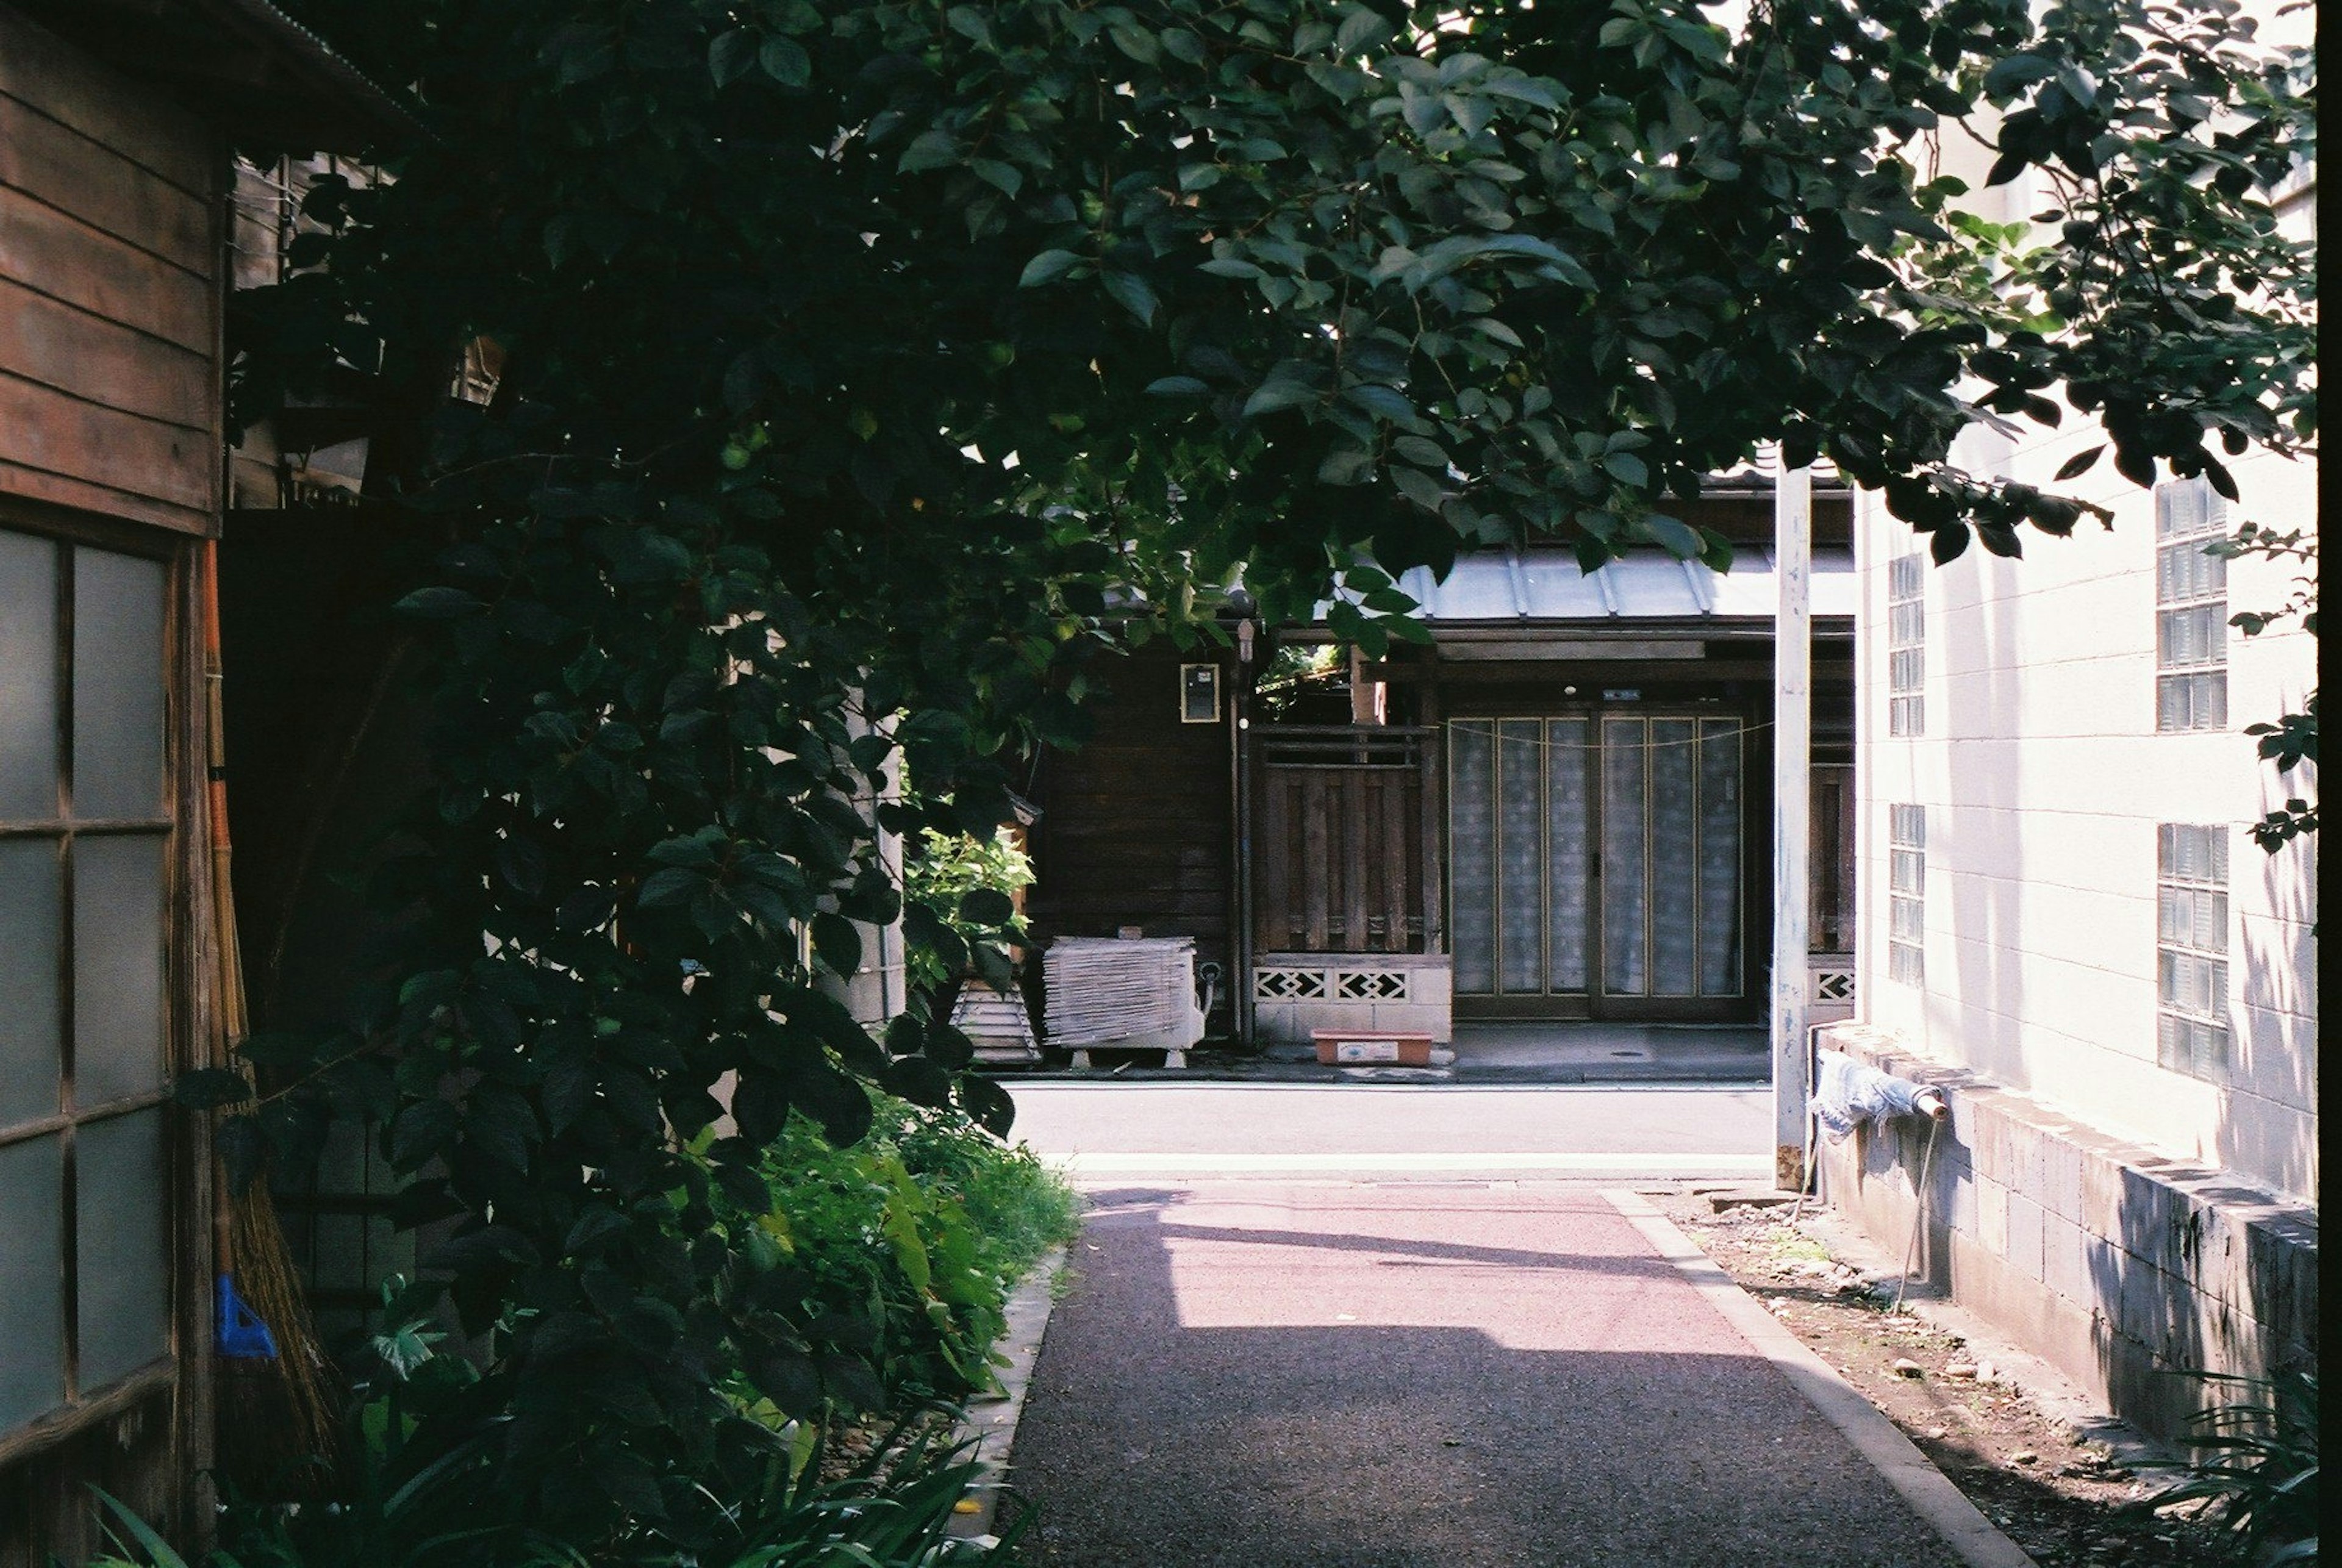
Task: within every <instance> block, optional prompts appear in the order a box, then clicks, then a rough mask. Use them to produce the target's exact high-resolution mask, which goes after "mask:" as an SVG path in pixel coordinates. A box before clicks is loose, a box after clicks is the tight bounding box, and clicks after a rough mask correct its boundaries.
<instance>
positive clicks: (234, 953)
mask: <svg viewBox="0 0 2342 1568" xmlns="http://www.w3.org/2000/svg"><path fill="white" fill-rule="evenodd" d="M203 575H204V582H203V595H204V666H205V668H204V679H205V689H206V694H207V697H208V702H207V704H206V709H207V712H206V718H207V720H208V725H207V727H208V729H209V732H210V734H209V751H210V759H209V760H210V764H211V779H210V788H209V790H208V791H207V792H206V801H205V804H207V806H208V807H209V816H210V819H211V820H210V823H209V824H208V825H209V828H210V837H211V851H212V855H211V859H212V865H211V872H212V889H211V891H212V912H211V913H212V925H213V931H214V934H215V952H216V953H217V954H218V961H219V963H218V974H217V975H216V976H215V981H216V984H217V986H218V990H217V992H216V999H217V1004H218V1005H217V1008H216V1011H215V1017H216V1022H217V1037H216V1040H217V1047H218V1051H217V1055H216V1057H215V1060H217V1061H218V1062H220V1063H221V1064H233V1065H235V1066H236V1068H237V1070H238V1071H241V1072H243V1073H244V1074H245V1077H246V1078H247V1079H249V1078H250V1077H251V1076H252V1074H251V1070H250V1068H249V1067H247V1066H245V1065H244V1064H239V1063H235V1061H234V1056H233V1053H234V1050H235V1046H236V1044H238V1043H239V1042H241V1041H242V1040H243V1039H244V1038H245V1034H247V1033H249V1031H250V1026H251V1025H250V1019H249V1016H248V1010H247V1002H246V998H245V988H244V952H243V945H242V944H241V943H240V942H239V941H238V940H237V937H236V925H235V884H234V883H233V882H232V881H231V879H230V874H229V868H230V854H231V847H230V840H229V836H228V824H227V784H226V735H225V728H224V726H223V724H222V706H221V701H220V690H221V664H220V620H219V558H218V544H217V542H216V541H206V543H205V550H204V574H203ZM216 1190H217V1193H218V1194H219V1196H218V1204H219V1214H218V1221H217V1223H216V1225H215V1239H216V1241H217V1243H218V1248H219V1253H220V1256H219V1259H218V1266H219V1267H220V1269H221V1270H222V1271H223V1272H225V1273H227V1275H228V1276H229V1277H230V1278H231V1279H232V1280H233V1281H234V1282H235V1287H236V1291H237V1293H238V1294H240V1295H241V1296H242V1297H243V1298H244V1301H245V1304H246V1305H248V1306H249V1307H251V1308H252V1310H253V1312H254V1313H257V1314H258V1316H259V1317H260V1320H261V1321H262V1322H263V1323H266V1324H267V1325H268V1329H269V1333H271V1334H272V1335H273V1336H274V1337H275V1342H276V1358H275V1361H273V1362H265V1363H257V1364H255V1363H242V1364H241V1365H239V1367H238V1368H237V1371H238V1373H239V1375H237V1376H235V1377H234V1378H232V1379H230V1380H228V1387H229V1388H231V1389H233V1388H236V1387H242V1388H243V1389H245V1391H246V1393H249V1394H251V1395H253V1396H255V1403H258V1404H259V1405H261V1406H262V1408H258V1409H252V1408H245V1404H246V1402H245V1401H244V1400H235V1399H231V1400H230V1401H229V1402H228V1403H233V1404H235V1405H236V1406H237V1407H238V1408H236V1409H234V1410H225V1409H224V1411H223V1414H224V1416H225V1417H227V1418H228V1420H229V1421H232V1422H233V1424H234V1427H235V1436H236V1439H237V1446H238V1448H239V1450H243V1451H244V1452H245V1453H247V1454H248V1455H249V1457H252V1458H255V1459H275V1460H277V1461H280V1462H286V1463H302V1462H305V1461H308V1460H310V1459H312V1458H313V1457H314V1458H317V1459H323V1460H325V1461H326V1462H328V1463H330V1462H331V1461H332V1459H333V1458H334V1456H335V1447H336V1435H337V1431H338V1425H337V1423H336V1421H335V1404H336V1400H335V1390H334V1387H333V1382H332V1373H331V1363H328V1362H327V1360H326V1359H325V1350H324V1347H323V1346H322V1345H321V1344H320V1343H318V1338H317V1330H316V1324H315V1321H314V1320H313V1319H312V1318H311V1317H310V1315H309V1304H308V1300H307V1297H306V1296H305V1293H303V1291H302V1287H301V1277H300V1274H299V1273H298V1272H297V1271H296V1270H295V1267H294V1265H293V1257H292V1252H291V1249H290V1248H289V1247H287V1246H286V1244H285V1232H284V1229H283V1227H282V1226H280V1225H279V1224H278V1223H277V1220H276V1205H275V1201H274V1199H273V1198H272V1197H271V1196H270V1194H269V1190H268V1183H267V1182H266V1181H265V1179H263V1178H262V1177H260V1176H258V1175H255V1176H254V1177H253V1178H252V1179H251V1180H249V1181H247V1182H246V1183H245V1185H244V1189H243V1190H242V1191H241V1192H238V1191H236V1190H235V1184H234V1183H232V1182H229V1181H227V1180H226V1179H225V1172H222V1173H220V1180H219V1183H218V1186H217V1189H216ZM271 1383H273V1384H274V1385H275V1387H274V1388H273V1389H271V1388H269V1386H268V1385H269V1384H271ZM224 1392H225V1391H224ZM272 1396H273V1397H272ZM278 1403H281V1405H282V1409H281V1410H270V1409H267V1408H266V1407H267V1406H269V1405H273V1404H278ZM223 1424H226V1423H225V1422H224V1423H223ZM247 1443H248V1444H250V1445H251V1447H250V1448H249V1449H248V1450H245V1444H247ZM247 1473H249V1472H247Z"/></svg>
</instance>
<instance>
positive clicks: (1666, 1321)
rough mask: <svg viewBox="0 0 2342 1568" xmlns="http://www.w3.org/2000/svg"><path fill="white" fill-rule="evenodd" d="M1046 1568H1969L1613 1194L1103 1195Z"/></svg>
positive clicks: (1035, 1465)
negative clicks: (1787, 1567) (1576, 1567)
mask: <svg viewBox="0 0 2342 1568" xmlns="http://www.w3.org/2000/svg"><path fill="white" fill-rule="evenodd" d="M1091 1196H1092V1199H1093V1203H1094V1207H1093V1209H1092V1212H1091V1214H1090V1217H1089V1220H1088V1223H1087V1225H1086V1230H1085V1233H1084V1234H1083V1237H1082V1239H1081V1240H1080V1241H1078V1242H1076V1243H1075V1246H1074V1248H1073V1252H1072V1264H1073V1269H1074V1276H1075V1277H1074V1278H1073V1280H1072V1282H1071V1284H1070V1288H1069V1289H1068V1291H1067V1292H1066V1294H1065V1296H1064V1298H1063V1299H1062V1300H1061V1301H1060V1302H1059V1303H1058V1305H1057V1308H1056V1313H1055V1315H1054V1317H1053V1318H1052V1320H1051V1322H1050V1324H1049V1328H1048V1333H1047V1338H1046V1342H1045V1343H1044V1345H1043V1349H1042V1353H1041V1357H1040V1362H1039V1365H1038V1367H1037V1369H1036V1374H1035V1379H1034V1383H1033V1388H1032V1393H1031V1398H1030V1403H1029V1404H1028V1405H1027V1407H1026V1412H1025V1415H1024V1420H1023V1423H1022V1425H1021V1426H1020V1429H1019V1432H1018V1435H1017V1440H1016V1451H1015V1455H1014V1459H1013V1464H1012V1475H1011V1480H1012V1483H1013V1484H1014V1485H1015V1486H1016V1490H1017V1491H1018V1492H1019V1493H1022V1494H1024V1495H1025V1496H1026V1497H1027V1498H1029V1499H1031V1500H1032V1501H1033V1502H1034V1503H1036V1504H1037V1505H1038V1507H1039V1510H1040V1521H1041V1523H1040V1527H1039V1529H1038V1530H1037V1532H1036V1536H1035V1537H1034V1538H1031V1539H1030V1540H1029V1542H1028V1546H1029V1550H1028V1553H1027V1555H1028V1558H1029V1560H1031V1561H1033V1562H1035V1563H1039V1564H1045V1565H1046V1568H1200V1565H1204V1564H1230V1565H1236V1564H1242V1565H1244V1568H1336V1565H1340V1568H1368V1565H1372V1568H1484V1565H1494V1564H1536V1565H1537V1568H1555V1565H1561V1564H1580V1563H1584V1564H1655V1565H1656V1564H1676V1563H1684V1564H1693V1565H1696V1568H1726V1565H1728V1564H1749V1565H1758V1564H1774V1563H1813V1562H1827V1563H1832V1564H1837V1565H1854V1564H1912V1565H1919V1564H1926V1565H1930V1568H1933V1565H1937V1564H1952V1563H1959V1562H1960V1561H1961V1559H1960V1558H1959V1557H1958V1556H1957V1555H1955V1554H1954V1553H1952V1551H1951V1550H1950V1549H1949V1548H1948V1547H1947V1545H1946V1544H1945V1543H1944V1541H1943V1539H1942V1538H1941V1537H1940V1536H1939V1535H1938V1534H1937V1532H1936V1531H1935V1530H1934V1529H1932V1528H1930V1526H1929V1525H1928V1524H1927V1523H1924V1522H1923V1521H1922V1519H1921V1518H1920V1517H1919V1516H1918V1515H1917V1513H1914V1512H1913V1511H1912V1509H1911V1507H1910V1506H1909V1505H1908V1504H1907V1503H1905V1502H1904V1501H1903V1499H1902V1497H1901V1496H1900V1495H1899V1494H1898V1493H1897V1492H1896V1491H1895V1490H1894V1489H1893V1488H1892V1487H1890V1486H1889V1484H1888V1483H1887V1480H1886V1479H1885V1477H1884V1476H1883V1475H1882V1473H1880V1471H1879V1470H1878V1469H1877V1468H1876V1467H1875V1466H1874V1465H1873V1464H1872V1463H1870V1462H1869V1461H1868V1460H1867V1459H1865V1458H1864V1457H1863V1456H1862V1455H1861V1454H1860V1453H1857V1450H1856V1449H1855V1447H1854V1446H1853V1445H1852V1444H1851V1443H1850V1442H1849V1441H1848V1439H1847V1437H1846V1436H1844V1435H1842V1434H1841V1433H1840V1432H1839V1430H1838V1429H1837V1427H1835V1426H1833V1425H1832V1424H1830V1423H1829V1422H1828V1421H1827V1420H1825V1419H1824V1417H1823V1416H1822V1415H1821V1413H1819V1412H1818V1411H1817V1409H1816V1408H1815V1406H1814V1405H1813V1404H1811V1403H1808V1402H1807V1399H1806V1397H1805V1396H1804V1395H1802V1394H1801V1393H1799V1392H1798V1391H1797V1387H1796V1386H1795V1385H1794V1384H1793V1383H1792V1382H1791V1381H1790V1379H1789V1378H1788V1376H1787V1374H1785V1373H1784V1372H1783V1371H1781V1370H1780V1369H1779V1368H1778V1367H1777V1365H1776V1364H1775V1363H1773V1362H1771V1361H1769V1360H1767V1359H1766V1357H1765V1356H1764V1355H1762V1354H1761V1353H1759V1352H1758V1351H1757V1349H1756V1348H1754V1347H1753V1346H1752V1344H1751V1343H1750V1342H1749V1341H1748V1340H1747V1339H1746V1338H1744V1337H1743V1336H1742V1335H1741V1333H1739V1332H1738V1331H1736V1329H1735V1328H1734V1327H1733V1326H1732V1324H1731V1323H1729V1322H1727V1321H1726V1318H1725V1317H1724V1316H1723V1315H1722V1314H1721V1313H1719V1312H1718V1311H1717V1310H1716V1308H1715V1307H1714V1306H1711V1305H1710V1304H1709V1303H1708V1302H1707V1300H1706V1298H1705V1297H1704V1296H1703V1295H1702V1294H1701V1293H1700V1291H1699V1289H1698V1288H1697V1287H1696V1285H1695V1284H1694V1283H1692V1282H1691V1281H1690V1280H1689V1279H1688V1278H1687V1277H1686V1275H1685V1274H1684V1273H1681V1272H1679V1271H1678V1270H1677V1268H1676V1266H1675V1265H1674V1264H1673V1263H1669V1262H1668V1261H1667V1260H1666V1258H1665V1257H1664V1256H1662V1255H1661V1253H1659V1252H1658V1251H1657V1250H1656V1248H1655V1246H1654V1245H1653V1243H1652V1242H1651V1241H1650V1240H1649V1239H1647V1238H1646V1235H1645V1234H1644V1233H1642V1232H1640V1231H1638V1230H1637V1229H1636V1225H1635V1224H1634V1223H1633V1222H1632V1221H1630V1220H1629V1219H1628V1218H1627V1217H1626V1214H1624V1213H1621V1212H1620V1210H1619V1209H1618V1207H1616V1205H1614V1203H1612V1202H1611V1201H1610V1200H1609V1199H1608V1198H1606V1196H1605V1194H1604V1193H1603V1192H1602V1190H1601V1189H1600V1188H1599V1187H1598V1186H1597V1185H1596V1184H1595V1183H1575V1184H1573V1183H1559V1182H1496V1183H1490V1182H1487V1181H1485V1180H1482V1181H1468V1182H1467V1181H1454V1182H1443V1181H1415V1182H1406V1183H1355V1182H1343V1181H1314V1182H1312V1181H1299V1180H1292V1181H1287V1180H1275V1179H1268V1180H1264V1179H1255V1180H1251V1181H1244V1182H1231V1181H1182V1182H1177V1183H1168V1182H1166V1183H1140V1182H1138V1181H1136V1180H1134V1181H1132V1182H1130V1183H1124V1184H1119V1185H1113V1184H1104V1183H1096V1182H1094V1183H1093V1187H1092V1193H1091Z"/></svg>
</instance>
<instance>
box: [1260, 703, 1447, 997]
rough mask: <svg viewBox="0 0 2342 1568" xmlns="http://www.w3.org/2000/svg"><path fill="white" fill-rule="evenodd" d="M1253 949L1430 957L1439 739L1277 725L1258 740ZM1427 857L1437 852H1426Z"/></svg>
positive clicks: (1420, 732) (1360, 728) (1374, 729)
mask: <svg viewBox="0 0 2342 1568" xmlns="http://www.w3.org/2000/svg"><path fill="white" fill-rule="evenodd" d="M1252 734H1253V745H1254V750H1253V755H1254V765H1255V770H1256V771H1255V774H1254V791H1253V810H1252V818H1253V820H1252V855H1253V864H1252V884H1253V900H1254V904H1253V942H1254V946H1255V950H1256V951H1257V952H1262V953H1421V952H1423V951H1425V945H1426V944H1425V933H1426V931H1427V930H1429V929H1431V928H1433V927H1434V926H1436V924H1437V921H1436V914H1435V912H1434V910H1433V908H1432V906H1431V903H1430V901H1431V900H1434V899H1436V897H1437V896H1438V894H1437V884H1436V882H1435V881H1432V880H1430V879H1428V878H1426V875H1425V871H1424V868H1425V865H1426V863H1427V861H1428V860H1429V859H1430V858H1431V857H1432V856H1436V853H1437V847H1438V827H1437V824H1436V822H1433V821H1430V820H1428V819H1427V818H1426V810H1425V803H1426V800H1431V799H1436V796H1433V795H1432V794H1430V793H1429V791H1428V790H1427V787H1426V786H1427V784H1428V781H1429V777H1430V773H1429V770H1430V768H1431V765H1432V747H1431V744H1430V743H1431V739H1432V732H1431V731H1429V730H1426V729H1419V728H1415V727H1412V726H1402V725H1395V724H1394V725H1346V724H1327V725H1316V724H1278V725H1264V726H1262V727H1260V728H1258V729H1256V730H1255V731H1253V732H1252ZM1426 851H1428V854H1426Z"/></svg>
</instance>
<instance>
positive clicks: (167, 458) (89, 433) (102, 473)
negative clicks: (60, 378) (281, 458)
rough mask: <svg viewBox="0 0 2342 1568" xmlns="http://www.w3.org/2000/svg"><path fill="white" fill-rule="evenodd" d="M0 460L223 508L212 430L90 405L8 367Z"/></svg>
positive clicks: (3, 375) (0, 378) (0, 391)
mask: <svg viewBox="0 0 2342 1568" xmlns="http://www.w3.org/2000/svg"><path fill="white" fill-rule="evenodd" d="M0 463H7V464H15V465H16V466H18V467H22V468H33V469H39V470H41V471H43V472H45V473H49V474H59V475H62V476H64V477H65V478H68V479H78V480H81V481H84V482H85V483H87V484H96V485H102V486H104V487H105V488H107V489H111V490H118V491H121V492H124V493H125V494H131V495H137V496H143V497H145V498H146V499H148V500H153V501H161V502H165V503H167V504H172V505H175V506H184V507H188V508H191V509H193V510H195V511H198V512H209V511H211V510H212V509H213V508H214V507H215V505H216V504H218V503H217V499H216V497H215V494H214V484H215V478H216V474H217V471H218V461H217V454H215V452H214V451H213V449H212V435H211V433H210V432H208V431H202V430H189V429H186V428H185V427H184V426H181V425H175V424H161V423H159V422H157V421H155V420H152V419H145V418H142V417H140V416H139V415H137V414H125V413H122V412H121V411H120V410H118V409H112V408H101V407H99V406H98V405H97V404H94V403H83V402H80V401H78V400H76V399H74V398H71V397H67V396H66V395H65V394H63V393H61V392H57V391H55V390H53V389H51V388H49V387H45V386H42V385H37V384H36V383H34V382H30V381H25V380H24V379H22V378H21V377H18V376H15V375H10V374H9V373H8V372H7V371H6V369H5V368H0Z"/></svg>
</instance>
